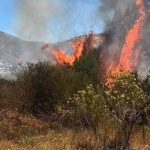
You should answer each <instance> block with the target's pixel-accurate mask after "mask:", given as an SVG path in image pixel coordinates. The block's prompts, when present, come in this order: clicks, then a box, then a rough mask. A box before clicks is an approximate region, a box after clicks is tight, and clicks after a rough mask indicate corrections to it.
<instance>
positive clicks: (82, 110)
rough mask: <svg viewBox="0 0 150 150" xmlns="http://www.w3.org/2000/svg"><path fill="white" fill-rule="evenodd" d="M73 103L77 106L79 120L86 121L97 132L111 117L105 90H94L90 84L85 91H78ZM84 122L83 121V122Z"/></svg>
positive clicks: (98, 88)
mask: <svg viewBox="0 0 150 150" xmlns="http://www.w3.org/2000/svg"><path fill="white" fill-rule="evenodd" d="M72 101H73V102H74V103H75V104H76V106H77V110H76V111H77V112H76V114H77V115H78V117H79V118H78V119H79V120H80V119H81V120H82V119H84V122H86V124H87V125H88V126H89V127H90V128H91V129H92V130H94V132H96V129H97V127H98V124H99V123H100V122H106V120H107V119H108V117H109V116H110V113H109V110H108V107H107V105H106V103H105V99H104V96H103V90H102V89H101V88H100V87H99V86H98V87H97V88H96V89H94V87H93V85H92V84H90V85H89V86H87V87H86V88H85V90H82V91H78V93H77V94H75V95H74V97H73V98H72ZM81 122H82V121H81Z"/></svg>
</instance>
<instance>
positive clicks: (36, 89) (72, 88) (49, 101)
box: [17, 62, 90, 113]
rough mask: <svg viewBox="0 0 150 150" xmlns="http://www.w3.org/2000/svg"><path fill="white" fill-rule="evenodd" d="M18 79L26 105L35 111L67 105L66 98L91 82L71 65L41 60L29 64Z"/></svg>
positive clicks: (44, 110) (45, 110)
mask: <svg viewBox="0 0 150 150" xmlns="http://www.w3.org/2000/svg"><path fill="white" fill-rule="evenodd" d="M17 81H18V83H19V85H20V91H21V94H22V98H24V101H25V105H26V107H27V108H29V109H30V110H32V111H33V112H35V113H37V112H38V111H42V112H50V111H54V109H55V108H56V106H57V105H65V103H66V99H68V98H69V97H71V96H72V95H73V94H74V93H76V92H77V91H78V90H80V89H82V88H84V87H85V86H86V85H87V84H89V83H90V81H89V79H88V78H87V77H86V76H85V75H84V76H83V75H82V74H80V73H77V72H75V71H74V70H73V69H72V67H70V66H64V65H56V66H51V65H50V64H48V63H41V62H40V63H37V64H28V67H27V68H26V69H25V70H24V71H22V72H21V73H20V74H19V75H18V79H17Z"/></svg>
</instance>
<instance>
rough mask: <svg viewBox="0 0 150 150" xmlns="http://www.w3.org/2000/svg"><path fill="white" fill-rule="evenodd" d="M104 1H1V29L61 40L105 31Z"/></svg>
mask: <svg viewBox="0 0 150 150" xmlns="http://www.w3.org/2000/svg"><path fill="white" fill-rule="evenodd" d="M99 2H100V0H0V31H3V32H6V33H8V34H11V35H14V36H17V37H19V38H21V39H24V40H32V41H34V40H36V41H49V42H58V41H63V40H66V39H69V38H71V37H74V36H78V35H82V34H85V33H88V32H90V31H93V32H95V33H99V32H102V31H103V22H102V20H101V19H100V17H99V15H98V8H99V4H100V3H99Z"/></svg>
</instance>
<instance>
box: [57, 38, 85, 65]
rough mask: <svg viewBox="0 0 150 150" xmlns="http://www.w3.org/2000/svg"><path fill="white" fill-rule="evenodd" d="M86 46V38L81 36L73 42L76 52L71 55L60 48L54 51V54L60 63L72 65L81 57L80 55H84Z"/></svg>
mask: <svg viewBox="0 0 150 150" xmlns="http://www.w3.org/2000/svg"><path fill="white" fill-rule="evenodd" d="M83 46H84V40H83V39H81V38H78V39H76V40H74V41H73V44H72V45H71V47H72V48H73V50H74V52H73V54H72V55H71V56H69V55H67V54H65V53H64V52H63V50H61V49H58V50H56V51H55V52H54V56H55V57H56V59H57V61H58V63H59V64H70V65H72V64H73V63H74V61H75V60H76V59H79V57H80V56H81V55H82V51H83Z"/></svg>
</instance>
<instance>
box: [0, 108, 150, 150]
mask: <svg viewBox="0 0 150 150" xmlns="http://www.w3.org/2000/svg"><path fill="white" fill-rule="evenodd" d="M0 112H1V116H0V138H1V140H0V150H101V149H103V145H105V144H106V145H107V142H108V141H109V140H110V139H112V138H113V136H114V131H113V130H112V129H111V126H108V125H104V126H101V127H100V129H101V130H100V132H99V134H98V136H95V135H94V134H93V133H92V132H90V131H88V130H83V129H81V130H78V131H77V130H73V129H72V130H71V129H64V128H61V129H59V130H58V129H57V130H52V129H51V128H50V127H49V124H48V123H45V122H43V121H41V120H39V119H37V118H35V117H33V116H31V115H27V114H20V113H19V112H18V111H17V110H15V109H14V108H13V109H12V108H7V109H2V110H1V111H0ZM135 132H136V131H135ZM137 133H138V134H135V135H134V136H133V137H132V141H131V145H132V148H134V149H135V150H150V148H149V145H148V144H149V143H150V138H149V137H150V131H149V128H146V129H145V139H144V138H143V136H142V130H141V131H140V130H138V132H137ZM109 138H110V139H109Z"/></svg>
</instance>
